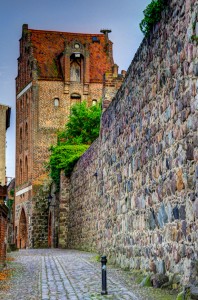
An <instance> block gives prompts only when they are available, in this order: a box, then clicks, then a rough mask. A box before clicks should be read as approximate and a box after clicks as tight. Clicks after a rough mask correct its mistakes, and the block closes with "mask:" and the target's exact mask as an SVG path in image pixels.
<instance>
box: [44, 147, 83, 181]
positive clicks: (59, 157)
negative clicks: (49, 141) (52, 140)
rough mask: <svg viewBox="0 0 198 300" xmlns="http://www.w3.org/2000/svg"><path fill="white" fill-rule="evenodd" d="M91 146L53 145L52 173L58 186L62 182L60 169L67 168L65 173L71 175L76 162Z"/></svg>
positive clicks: (50, 163)
mask: <svg viewBox="0 0 198 300" xmlns="http://www.w3.org/2000/svg"><path fill="white" fill-rule="evenodd" d="M88 148H89V146H88V145H66V144H65V145H64V144H61V145H56V146H52V147H51V149H50V150H51V156H50V161H49V165H50V175H51V177H52V179H53V180H54V182H55V183H56V185H57V187H59V183H60V171H61V170H62V169H64V170H65V175H70V173H71V172H72V170H73V167H74V165H75V163H76V162H77V161H78V159H79V158H80V157H81V155H82V154H83V153H84V152H85V151H86V150H87V149H88Z"/></svg>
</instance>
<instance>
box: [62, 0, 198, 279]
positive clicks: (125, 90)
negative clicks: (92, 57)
mask: <svg viewBox="0 0 198 300" xmlns="http://www.w3.org/2000/svg"><path fill="white" fill-rule="evenodd" d="M197 9H198V3H197V1H194V0H189V1H184V0H179V1H175V0H172V1H170V2H169V8H168V9H167V11H166V12H164V13H163V18H162V21H161V22H160V23H159V24H157V25H156V26H155V28H154V29H153V32H152V33H151V35H150V37H149V38H148V39H146V38H145V39H144V40H143V42H142V44H141V46H140V48H139V50H138V51H137V53H136V55H135V57H134V60H133V62H132V64H131V65H130V67H129V69H128V72H127V75H126V79H125V81H124V83H123V85H122V86H121V88H120V90H119V91H118V93H117V94H116V96H115V98H114V100H113V101H112V102H111V103H110V105H109V107H108V109H107V110H106V111H105V112H104V113H103V116H102V122H101V132H100V139H99V141H98V142H96V144H94V146H93V147H91V148H90V149H89V150H88V151H87V152H86V153H85V154H84V155H83V156H82V158H81V159H80V160H79V161H78V163H77V165H76V167H75V169H74V172H73V173H72V176H71V183H70V199H69V203H70V223H69V247H71V248H77V249H78V248H81V249H86V250H93V249H94V250H96V251H99V252H100V253H101V254H107V255H108V257H109V258H110V259H111V260H112V261H113V262H115V263H117V264H120V265H121V266H123V267H130V268H134V269H142V270H146V271H148V272H157V273H166V274H168V275H170V274H173V273H180V275H181V277H182V283H184V284H186V283H187V282H189V281H190V282H195V281H196V276H197V271H196V270H197V269H196V261H197V258H198V257H197V226H198V223H197V220H198V209H197V208H198V198H197V194H198V190H197V188H198V165H197V163H198V143H197V128H198V123H197V120H198V111H197V108H198V107H197V97H198V90H197V76H198V72H197V70H198V62H197V53H198V48H197V42H196V41H193V40H192V38H191V36H192V35H194V34H195V28H196V26H194V25H195V24H196V22H197V20H196V18H195V16H196V12H197ZM175 24H177V26H176V25H175ZM96 171H97V177H95V176H93V174H94V173H95V172H96ZM67 188H68V187H67Z"/></svg>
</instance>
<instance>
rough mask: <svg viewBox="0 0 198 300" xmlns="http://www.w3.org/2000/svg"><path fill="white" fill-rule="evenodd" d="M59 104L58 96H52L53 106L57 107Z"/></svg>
mask: <svg viewBox="0 0 198 300" xmlns="http://www.w3.org/2000/svg"><path fill="white" fill-rule="evenodd" d="M58 106H59V98H57V97H56V98H54V107H58Z"/></svg>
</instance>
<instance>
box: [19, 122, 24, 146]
mask: <svg viewBox="0 0 198 300" xmlns="http://www.w3.org/2000/svg"><path fill="white" fill-rule="evenodd" d="M22 138H23V133H22V127H21V128H20V132H19V152H22Z"/></svg>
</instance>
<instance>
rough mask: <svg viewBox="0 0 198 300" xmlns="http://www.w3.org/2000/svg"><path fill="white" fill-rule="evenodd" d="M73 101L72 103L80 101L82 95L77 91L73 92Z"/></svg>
mask: <svg viewBox="0 0 198 300" xmlns="http://www.w3.org/2000/svg"><path fill="white" fill-rule="evenodd" d="M71 102H72V105H73V104H76V103H80V102H81V95H80V94H77V93H73V94H71Z"/></svg>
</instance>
